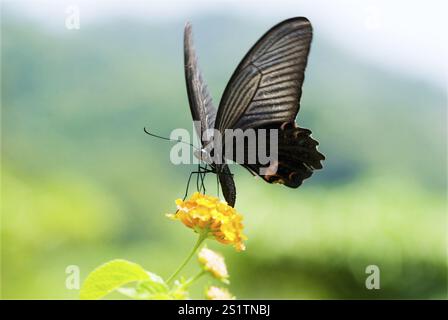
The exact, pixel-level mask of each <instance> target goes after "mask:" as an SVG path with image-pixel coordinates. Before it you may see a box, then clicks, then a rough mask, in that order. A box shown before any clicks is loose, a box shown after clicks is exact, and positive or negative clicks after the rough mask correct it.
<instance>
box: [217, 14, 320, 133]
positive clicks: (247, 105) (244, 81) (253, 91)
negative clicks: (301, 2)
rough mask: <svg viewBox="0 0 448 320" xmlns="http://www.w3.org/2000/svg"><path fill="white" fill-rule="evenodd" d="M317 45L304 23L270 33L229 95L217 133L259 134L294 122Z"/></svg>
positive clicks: (240, 69) (242, 67) (297, 21)
mask: <svg viewBox="0 0 448 320" xmlns="http://www.w3.org/2000/svg"><path fill="white" fill-rule="evenodd" d="M311 39H312V28H311V23H310V22H309V21H308V20H307V19H306V18H302V17H298V18H292V19H289V20H285V21H283V22H281V23H279V24H278V25H276V26H274V27H273V28H272V29H270V30H269V31H268V32H267V33H266V34H265V35H264V36H263V37H261V39H260V40H259V41H258V42H257V43H256V44H255V45H254V46H253V47H252V48H251V49H250V51H249V52H248V53H247V54H246V56H245V57H244V59H243V60H242V61H241V63H240V64H239V65H238V67H237V69H236V70H235V72H234V73H233V75H232V77H231V79H230V81H229V83H228V84H227V86H226V89H225V90H224V94H223V96H222V99H221V102H220V105H219V109H218V114H217V116H216V122H215V128H216V129H218V130H220V131H221V132H224V130H225V129H230V128H241V129H247V128H257V127H260V126H262V125H267V124H270V123H282V122H289V121H293V120H294V119H295V117H296V115H297V112H298V110H299V100H300V96H301V94H302V89H301V88H302V83H303V79H304V71H305V67H306V62H307V57H308V53H309V49H310V44H311Z"/></svg>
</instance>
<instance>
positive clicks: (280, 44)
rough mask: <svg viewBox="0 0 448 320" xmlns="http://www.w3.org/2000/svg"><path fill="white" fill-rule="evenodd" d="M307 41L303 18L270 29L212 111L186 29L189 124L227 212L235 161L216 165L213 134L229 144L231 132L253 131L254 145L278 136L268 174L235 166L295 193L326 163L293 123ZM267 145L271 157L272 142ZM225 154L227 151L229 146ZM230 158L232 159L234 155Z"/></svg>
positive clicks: (258, 167) (252, 165)
mask: <svg viewBox="0 0 448 320" xmlns="http://www.w3.org/2000/svg"><path fill="white" fill-rule="evenodd" d="M311 39H312V28H311V23H310V22H309V21H308V20H307V19H306V18H303V17H297V18H291V19H288V20H285V21H283V22H280V23H279V24H277V25H275V26H274V27H272V28H271V29H270V30H268V31H267V32H266V33H265V34H264V35H263V36H262V37H261V38H260V40H258V41H257V42H256V44H255V45H254V46H253V47H252V48H251V49H250V50H249V52H248V53H247V54H246V56H245V57H244V58H243V60H242V61H241V62H240V64H239V65H238V67H237V68H236V70H235V72H234V73H233V74H232V76H231V78H230V80H229V82H228V84H227V86H226V88H225V90H224V93H223V96H222V98H221V101H220V104H219V108H218V109H216V108H215V107H214V105H213V103H212V100H211V96H210V94H209V92H208V89H207V86H206V85H205V82H204V80H203V78H202V74H201V72H200V70H199V67H198V65H197V58H196V54H195V51H194V48H193V42H192V31H191V25H190V24H187V25H186V27H185V33H184V58H185V79H186V85H187V93H188V100H189V104H190V110H191V114H192V117H193V120H194V121H196V122H197V123H198V124H199V125H197V128H196V129H197V132H198V135H199V137H200V138H201V144H202V150H201V151H200V153H198V155H197V156H199V158H200V159H203V160H204V162H205V163H207V164H209V165H210V166H211V168H212V172H214V173H216V174H217V175H218V179H219V181H220V184H221V187H222V190H223V194H224V197H225V199H226V201H227V202H228V203H229V204H230V205H231V206H234V204H235V200H236V188H235V183H234V180H233V176H232V174H231V172H230V169H229V167H228V165H227V163H226V162H227V161H228V160H233V161H236V160H237V159H235V158H230V159H228V158H225V157H224V156H223V157H218V160H219V161H216V158H214V156H215V155H216V154H213V151H212V152H210V151H209V150H213V147H216V148H217V146H215V145H213V143H214V142H213V141H214V138H216V135H217V134H216V133H219V135H220V136H221V137H222V139H221V141H227V140H226V135H227V134H228V133H227V132H228V130H229V129H233V130H236V129H238V130H241V131H243V132H246V131H247V130H252V131H253V132H254V135H255V137H256V138H257V140H258V139H259V138H260V137H261V134H262V133H263V132H264V131H266V130H276V131H277V132H278V136H277V137H278V140H277V141H276V146H277V147H278V151H277V152H278V159H277V160H275V161H273V162H272V163H271V164H270V165H269V166H268V167H267V168H266V167H264V166H263V164H262V163H261V162H260V161H258V159H257V161H252V162H250V161H242V162H241V161H240V162H239V161H236V162H238V163H239V164H241V165H242V166H244V167H245V168H246V169H248V170H249V171H250V172H251V173H252V174H255V175H259V176H260V177H262V178H263V179H264V180H265V181H267V182H269V183H280V184H284V185H285V186H287V187H291V188H297V187H299V186H300V185H301V184H302V181H303V180H304V179H306V178H308V177H310V176H311V175H312V173H313V171H314V170H315V169H321V168H322V164H321V163H320V161H321V160H324V159H325V157H324V156H323V155H322V154H321V153H320V152H319V151H318V150H317V145H318V142H317V141H316V140H314V139H313V138H311V131H310V130H308V129H304V128H300V127H298V126H297V124H296V123H295V118H296V116H297V113H298V111H299V107H300V97H301V94H302V84H303V80H304V71H305V67H306V64H307V59H308V53H309V50H310V45H311ZM211 129H214V132H215V135H213V134H212V135H208V136H207V135H204V132H207V131H210V130H211ZM267 145H268V151H269V147H270V146H271V141H270V140H268V141H267ZM210 147H211V148H210ZM220 147H221V149H222V150H221V151H222V153H220V154H227V153H225V152H224V150H226V145H225V144H223V145H220ZM234 147H235V145H234ZM227 149H230V147H229V146H227ZM214 151H216V150H214ZM244 153H245V156H244V157H243V159H245V160H247V157H246V155H247V154H249V153H250V150H249V147H247V146H244ZM232 154H233V155H235V152H233V153H232ZM262 169H263V170H262Z"/></svg>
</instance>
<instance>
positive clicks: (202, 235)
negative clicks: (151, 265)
mask: <svg viewBox="0 0 448 320" xmlns="http://www.w3.org/2000/svg"><path fill="white" fill-rule="evenodd" d="M206 238H207V232H202V233H200V234H199V238H198V240H197V241H196V244H195V245H194V247H193V249H192V250H191V252H190V254H189V255H188V256H187V258H185V260H184V261H183V262H182V264H181V265H180V266H179V267H178V268H177V270H176V271H174V273H173V274H172V275H171V276H170V277H169V278H168V280H167V281H166V283H167V284H169V283H170V282H171V281H172V280H173V279H174V278H175V277H176V276H177V275H178V274H179V272H181V271H182V269H183V268H184V267H185V266H186V265H187V263H188V262H189V261H190V260H191V258H192V257H193V256H194V254H195V253H196V251H197V250H198V248H199V247H200V246H201V244H202V242H204V240H205V239H206Z"/></svg>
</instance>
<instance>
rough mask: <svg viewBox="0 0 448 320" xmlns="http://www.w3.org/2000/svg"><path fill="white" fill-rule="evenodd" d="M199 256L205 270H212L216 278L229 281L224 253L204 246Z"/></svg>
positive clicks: (225, 281)
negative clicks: (221, 253)
mask: <svg viewBox="0 0 448 320" xmlns="http://www.w3.org/2000/svg"><path fill="white" fill-rule="evenodd" d="M198 258H199V262H200V263H201V264H202V266H203V268H204V270H205V271H208V272H210V273H211V274H212V275H213V276H214V277H215V278H216V279H218V280H221V281H222V282H224V283H229V280H228V278H229V273H228V272H227V266H226V263H225V262H224V257H223V256H222V255H220V254H219V253H217V252H215V251H213V250H210V249H208V248H206V247H204V248H202V249H201V251H199V254H198Z"/></svg>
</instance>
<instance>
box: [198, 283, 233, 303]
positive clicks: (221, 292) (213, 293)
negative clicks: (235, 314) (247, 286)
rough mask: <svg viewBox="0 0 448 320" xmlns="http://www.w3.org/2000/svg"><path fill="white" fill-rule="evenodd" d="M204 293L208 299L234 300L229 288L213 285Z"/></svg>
mask: <svg viewBox="0 0 448 320" xmlns="http://www.w3.org/2000/svg"><path fill="white" fill-rule="evenodd" d="M205 295H206V297H207V299H209V300H235V296H233V295H232V294H231V293H230V292H229V290H227V289H225V288H219V287H215V286H211V287H209V288H208V289H207V291H206V292H205Z"/></svg>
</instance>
